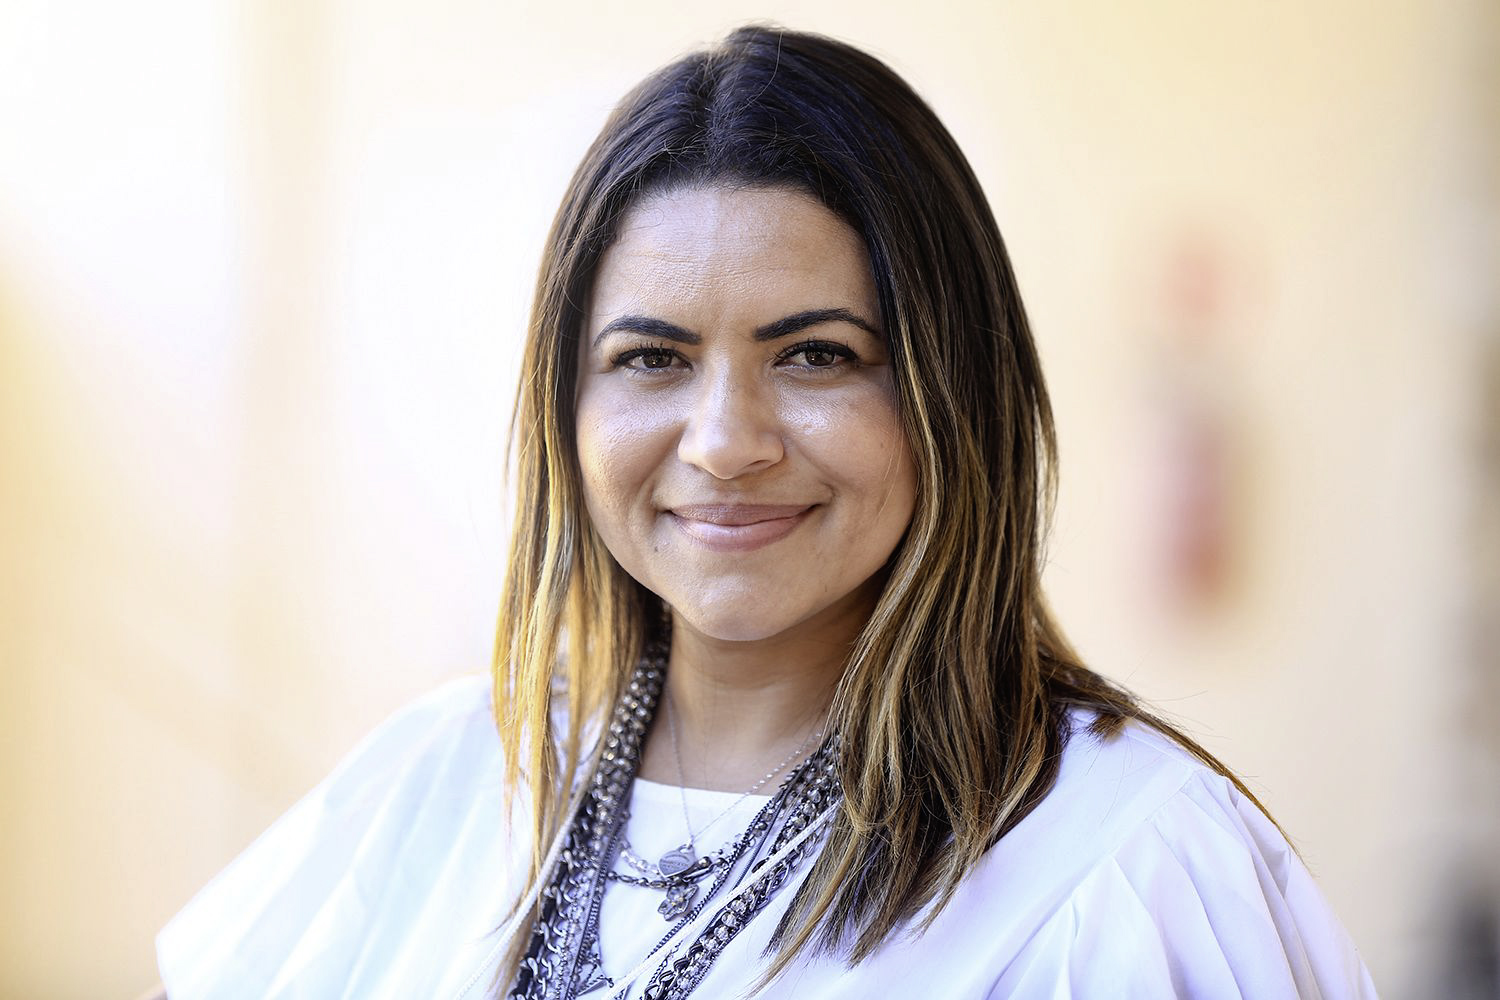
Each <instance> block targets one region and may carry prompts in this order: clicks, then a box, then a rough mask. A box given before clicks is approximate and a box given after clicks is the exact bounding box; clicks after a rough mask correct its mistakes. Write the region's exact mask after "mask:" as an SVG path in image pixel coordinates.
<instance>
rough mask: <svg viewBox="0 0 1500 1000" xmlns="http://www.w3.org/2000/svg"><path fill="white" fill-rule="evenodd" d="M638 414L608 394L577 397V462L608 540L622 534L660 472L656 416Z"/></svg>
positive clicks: (596, 520) (588, 498)
mask: <svg viewBox="0 0 1500 1000" xmlns="http://www.w3.org/2000/svg"><path fill="white" fill-rule="evenodd" d="M640 411H641V408H640V407H632V406H630V405H629V403H628V402H627V401H625V400H621V399H616V398H611V395H610V394H609V393H602V392H597V391H589V390H588V389H585V390H584V391H582V392H580V394H579V398H578V407H577V412H576V421H577V445H578V464H579V468H580V471H581V472H582V474H583V487H584V496H585V499H586V501H587V503H588V510H589V516H590V517H592V518H593V520H594V523H595V525H596V527H598V529H599V530H600V531H601V533H603V534H604V536H605V537H606V538H617V537H619V536H620V534H621V529H622V527H623V525H622V524H621V523H620V522H621V520H622V519H623V518H624V517H625V516H626V515H627V514H628V513H629V510H630V508H631V505H632V503H634V502H635V501H637V500H639V499H640V498H641V496H642V494H643V491H649V488H650V483H651V480H652V476H653V474H654V473H655V472H656V470H657V469H659V468H660V464H661V462H660V452H661V449H662V447H663V446H662V434H661V431H660V428H659V427H657V426H654V424H653V414H651V413H649V412H640ZM658 422H659V418H658Z"/></svg>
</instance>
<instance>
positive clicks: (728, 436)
mask: <svg viewBox="0 0 1500 1000" xmlns="http://www.w3.org/2000/svg"><path fill="white" fill-rule="evenodd" d="M699 390H700V391H699V392H698V394H697V396H696V398H695V399H694V400H693V402H692V408H691V410H690V411H689V413H688V415H687V418H686V422H685V425H684V427H683V429H682V436H681V437H680V438H679V439H678V442H677V457H678V459H680V460H681V461H683V462H686V463H687V464H689V465H694V466H697V467H698V468H700V469H702V470H703V471H704V472H707V473H708V474H709V475H711V476H713V477H714V478H715V479H734V478H736V477H737V476H743V475H746V474H748V473H751V472H758V471H760V470H761V469H766V468H770V467H771V466H773V465H775V464H776V463H777V462H779V461H781V459H782V457H783V455H784V454H785V449H784V445H783V442H782V435H781V421H780V418H779V416H778V414H777V412H776V404H775V401H774V400H773V399H771V398H770V397H769V394H768V393H767V392H766V391H765V389H764V388H763V387H760V386H758V385H757V384H756V383H755V380H754V379H747V378H743V377H737V376H736V375H735V374H734V373H733V372H732V371H727V370H725V371H720V372H718V373H716V374H714V375H712V376H709V377H705V378H703V379H702V380H701V381H700V385H699Z"/></svg>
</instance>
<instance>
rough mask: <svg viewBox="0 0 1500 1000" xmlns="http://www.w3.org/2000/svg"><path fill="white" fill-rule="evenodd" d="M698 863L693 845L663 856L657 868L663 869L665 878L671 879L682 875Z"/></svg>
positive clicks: (684, 846)
mask: <svg viewBox="0 0 1500 1000" xmlns="http://www.w3.org/2000/svg"><path fill="white" fill-rule="evenodd" d="M697 863H698V855H697V853H696V852H694V851H693V845H692V844H683V845H682V846H681V847H677V848H673V849H672V850H670V851H668V852H667V853H666V854H663V855H662V856H661V860H660V861H658V862H657V863H656V867H657V868H660V869H661V873H662V875H663V876H665V877H666V878H671V877H672V876H673V875H681V874H682V873H683V872H685V871H687V870H688V869H689V868H691V867H693V865H695V864H697Z"/></svg>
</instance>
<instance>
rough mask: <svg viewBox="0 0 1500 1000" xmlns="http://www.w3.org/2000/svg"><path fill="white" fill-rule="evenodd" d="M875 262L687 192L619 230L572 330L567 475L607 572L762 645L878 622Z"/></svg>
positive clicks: (640, 207) (890, 541)
mask: <svg viewBox="0 0 1500 1000" xmlns="http://www.w3.org/2000/svg"><path fill="white" fill-rule="evenodd" d="M879 323H880V310H879V302H878V299H877V296H876V291H875V283H874V278H873V276H872V274H871V271H870V261H869V256H868V255H867V254H866V252H865V248H864V243H863V241H862V240H861V239H860V237H859V235H858V234H857V233H856V232H855V231H854V230H853V229H852V228H850V227H849V226H848V225H847V224H846V223H845V222H844V221H843V220H841V219H840V218H839V217H838V216H836V215H834V214H833V213H832V212H830V211H829V210H828V209H827V208H825V207H823V205H821V204H820V203H819V202H817V201H816V200H815V199H813V198H811V197H810V196H808V195H805V194H802V193H800V192H796V191H791V190H785V189H767V188H758V189H755V188H752V189H746V188H731V187H690V188H684V189H679V190H673V191H669V192H666V193H662V194H655V195H650V196H648V197H646V198H644V199H642V200H641V201H640V202H638V203H637V204H636V205H635V206H634V207H633V208H632V209H631V210H630V211H629V212H628V213H627V214H626V216H625V218H624V219H623V220H622V225H621V228H620V232H619V236H618V239H617V240H616V242H615V243H614V244H613V246H612V247H611V248H610V249H609V250H608V252H607V253H605V255H604V257H603V259H602V261H601V262H600V266H599V269H598V273H597V274H596V275H595V280H594V287H593V292H592V295H591V297H590V301H589V308H588V313H587V316H586V318H585V321H584V331H583V337H582V343H581V345H580V351H581V358H580V365H581V367H580V370H579V384H578V397H577V428H578V431H577V433H578V442H577V443H578V455H579V461H580V464H581V466H582V472H583V483H584V492H585V497H586V500H587V504H588V512H589V516H590V518H591V519H592V521H593V524H594V526H595V528H596V529H597V530H598V532H599V534H600V536H601V537H602V538H603V540H604V543H605V545H607V546H608V547H609V551H610V552H611V553H612V554H613V555H614V557H615V559H616V560H618V561H619V563H620V565H621V566H622V567H623V568H624V569H625V571H626V572H628V573H629V574H630V575H631V576H632V577H634V578H635V579H636V580H638V581H640V583H641V584H643V585H644V586H645V587H647V588H648V589H649V590H651V591H653V592H655V593H656V594H658V595H659V596H661V597H662V598H663V599H664V600H665V601H666V602H667V603H668V604H670V605H671V606H672V607H673V609H674V610H675V611H676V612H677V615H678V616H679V621H680V622H682V623H684V624H686V625H687V626H688V627H690V628H693V629H694V630H696V631H698V632H701V633H702V634H704V635H706V636H711V637H714V638H718V639H723V640H756V639H765V638H770V637H773V636H777V635H781V634H784V633H787V632H788V630H792V629H795V628H797V627H798V626H803V627H805V628H810V629H813V630H816V628H817V626H818V623H819V622H832V621H835V620H841V619H844V618H846V617H847V616H850V615H857V616H859V620H861V621H862V620H863V617H864V616H867V615H868V614H869V611H870V609H871V608H872V607H873V606H874V601H875V598H876V596H877V595H878V592H879V587H880V585H881V581H880V580H879V579H878V578H877V574H878V573H879V571H880V569H881V567H882V566H883V565H884V564H885V562H886V560H887V559H888V558H889V556H890V555H891V553H892V551H894V549H895V547H896V544H897V543H898V542H899V541H900V539H901V536H902V534H903V533H904V532H905V530H906V526H907V524H908V523H909V522H910V520H911V515H912V508H913V504H914V502H915V492H916V475H915V471H914V468H913V465H912V459H911V455H910V451H909V449H908V448H907V443H906V438H905V435H904V433H903V432H902V428H901V420H900V416H899V414H898V413H897V404H896V397H895V391H894V387H893V384H892V376H891V368H890V360H889V354H888V351H887V347H886V342H885V338H884V335H883V332H882V331H881V329H880V326H879Z"/></svg>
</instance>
